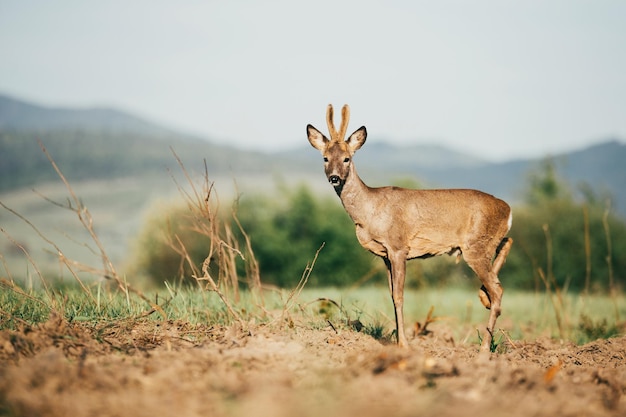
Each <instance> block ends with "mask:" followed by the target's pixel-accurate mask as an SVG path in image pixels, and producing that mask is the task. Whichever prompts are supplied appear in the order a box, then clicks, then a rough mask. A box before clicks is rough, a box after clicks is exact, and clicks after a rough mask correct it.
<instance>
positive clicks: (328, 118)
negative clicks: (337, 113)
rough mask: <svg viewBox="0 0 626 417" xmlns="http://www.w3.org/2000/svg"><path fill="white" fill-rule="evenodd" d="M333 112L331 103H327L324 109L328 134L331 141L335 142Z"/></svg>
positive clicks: (335, 133)
mask: <svg viewBox="0 0 626 417" xmlns="http://www.w3.org/2000/svg"><path fill="white" fill-rule="evenodd" d="M333 118H334V112H333V105H332V104H329V105H328V107H327V109H326V123H327V124H328V133H329V134H330V140H331V142H337V141H339V139H338V138H337V130H335V122H333Z"/></svg>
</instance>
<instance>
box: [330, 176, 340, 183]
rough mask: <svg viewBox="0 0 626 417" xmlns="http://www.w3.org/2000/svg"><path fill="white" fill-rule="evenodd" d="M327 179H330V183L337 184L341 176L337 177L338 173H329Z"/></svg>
mask: <svg viewBox="0 0 626 417" xmlns="http://www.w3.org/2000/svg"><path fill="white" fill-rule="evenodd" d="M328 181H330V183H331V184H332V185H337V184H340V183H341V178H339V175H331V176H330V177H328Z"/></svg>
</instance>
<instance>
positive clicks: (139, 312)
mask: <svg viewBox="0 0 626 417" xmlns="http://www.w3.org/2000/svg"><path fill="white" fill-rule="evenodd" d="M141 295H142V296H143V298H142V297H141V296H138V295H137V293H133V292H124V291H121V290H116V289H113V290H111V289H108V288H107V287H106V286H105V285H97V284H93V285H91V286H90V287H89V288H88V290H85V289H81V288H79V287H78V286H76V287H74V286H65V287H62V288H49V289H48V290H47V291H45V290H44V289H36V290H25V289H23V288H21V287H19V286H18V285H16V284H14V283H12V282H9V281H7V280H3V281H2V282H1V291H0V314H1V316H2V318H1V320H0V328H14V327H16V326H19V325H20V324H25V323H28V324H35V323H38V322H43V321H45V320H47V318H48V316H49V315H50V313H51V311H53V310H54V311H56V312H58V313H60V314H62V315H63V316H65V317H66V318H67V319H68V320H71V321H83V322H91V323H94V324H102V323H106V322H114V321H118V320H139V319H149V320H157V321H158V320H181V321H185V322H189V323H191V324H199V323H202V324H207V325H228V324H231V323H232V322H234V321H236V320H241V321H242V322H244V323H245V322H250V321H253V322H254V323H257V324H259V323H265V324H267V325H272V324H281V325H284V324H285V323H286V322H289V323H292V324H293V323H295V325H298V326H310V327H319V326H330V325H332V326H334V327H337V328H349V326H347V323H348V321H352V322H354V321H356V320H358V321H359V322H360V323H362V324H363V331H366V332H368V333H370V334H372V335H373V336H375V337H378V338H381V339H387V340H393V335H392V332H393V329H394V326H395V322H394V315H393V309H392V304H391V299H390V296H389V293H388V290H387V288H386V287H384V286H368V287H361V288H356V289H340V288H305V289H303V290H302V291H301V292H298V291H289V290H278V289H275V290H266V291H265V292H264V293H263V295H259V294H253V293H251V292H248V291H242V292H241V293H240V296H239V300H238V301H237V300H235V297H234V296H233V295H232V294H229V293H228V291H225V292H224V295H225V297H226V298H227V301H228V303H229V304H230V305H231V306H232V308H233V310H234V311H235V313H236V314H237V315H238V317H235V316H233V314H231V312H229V310H228V309H227V308H226V305H225V304H224V302H223V301H222V300H221V299H220V298H219V297H218V295H217V294H216V293H215V292H211V291H205V290H201V289H198V288H184V289H178V290H174V289H171V288H170V289H169V290H159V291H155V292H146V293H143V294H141ZM625 301H626V300H625V299H624V295H623V294H614V295H613V296H608V295H580V294H565V295H561V296H560V297H557V296H556V295H554V294H552V295H550V294H547V293H545V292H539V293H527V292H520V291H510V292H507V293H505V298H504V302H503V314H502V316H501V317H500V319H499V321H498V324H497V328H498V329H499V331H498V333H499V336H498V335H497V336H496V339H497V340H505V339H506V340H510V341H513V342H514V343H515V341H529V340H534V339H537V338H541V337H550V338H555V339H562V340H569V341H573V342H575V343H579V344H580V343H585V342H587V341H589V340H593V339H597V338H606V337H611V336H615V335H617V334H620V333H623V330H624V321H623V320H624V319H623V318H624V317H626V302H625ZM431 307H432V308H433V314H432V317H433V318H434V321H433V322H432V323H430V324H429V327H428V330H430V331H432V332H433V333H434V334H435V335H436V336H437V335H444V334H445V335H450V336H452V337H453V338H454V340H455V341H456V343H478V335H477V329H479V328H482V326H483V325H484V322H485V321H486V319H487V311H486V310H485V309H484V308H483V307H482V305H481V304H480V302H479V301H478V297H477V294H476V291H472V290H468V289H463V288H458V287H451V288H440V289H434V288H432V289H427V290H420V291H417V290H407V291H406V294H405V314H406V323H407V327H409V326H411V327H412V326H413V325H414V324H415V323H416V322H420V323H424V321H425V320H426V317H427V315H428V312H429V310H430V309H431ZM409 332H410V333H412V331H411V330H410V331H409Z"/></svg>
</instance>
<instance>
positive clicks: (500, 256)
mask: <svg viewBox="0 0 626 417" xmlns="http://www.w3.org/2000/svg"><path fill="white" fill-rule="evenodd" d="M511 245H513V239H511V238H510V237H505V238H503V239H502V241H501V242H500V245H499V246H498V249H496V258H495V259H494V260H493V264H492V265H491V270H492V271H493V273H494V274H496V275H498V273H499V272H500V268H502V265H504V262H505V260H506V257H507V256H508V254H509V251H510V250H511ZM478 298H480V301H481V303H482V304H483V305H484V306H485V308H486V309H488V310H489V309H490V308H491V296H490V295H489V291H487V288H486V287H485V286H484V285H483V286H482V287H480V290H478Z"/></svg>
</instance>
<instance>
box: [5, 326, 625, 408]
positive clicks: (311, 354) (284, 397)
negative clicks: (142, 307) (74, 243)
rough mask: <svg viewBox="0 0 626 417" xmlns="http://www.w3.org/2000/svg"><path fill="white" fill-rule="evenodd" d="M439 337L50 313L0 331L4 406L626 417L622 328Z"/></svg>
mask: <svg viewBox="0 0 626 417" xmlns="http://www.w3.org/2000/svg"><path fill="white" fill-rule="evenodd" d="M335 327H336V326H335ZM446 333H447V332H446V331H445V329H443V328H441V327H436V326H434V327H433V333H431V334H430V335H428V336H420V337H417V338H413V340H411V342H410V343H411V346H410V348H409V349H404V350H403V349H399V348H397V347H395V346H393V345H385V344H382V343H381V342H379V341H377V340H375V339H373V338H372V337H370V336H368V335H365V334H363V333H359V332H356V331H354V330H351V329H349V328H347V327H346V328H338V327H336V328H333V327H331V326H330V325H329V326H328V327H326V328H313V327H311V326H310V325H309V326H307V325H304V324H298V323H294V324H293V325H292V326H289V325H281V326H276V325H274V326H269V325H258V324H257V325H254V324H250V325H247V326H246V328H245V329H242V328H241V326H238V325H233V326H230V327H207V326H199V325H198V326H192V325H190V324H188V323H183V322H165V323H157V322H155V321H150V320H132V321H131V320H129V321H123V322H116V323H108V324H99V325H93V324H84V323H82V324H81V323H68V322H67V321H66V320H64V319H62V318H61V317H57V316H52V317H51V318H50V319H49V321H48V322H46V323H44V324H41V325H38V326H28V325H26V324H24V326H22V328H21V329H19V330H17V331H9V330H4V331H2V332H0V415H9V416H126V415H132V416H158V415H179V416H200V415H202V416H258V417H261V416H278V417H280V416H322V415H324V416H329V415H332V416H360V417H367V416H414V415H420V416H439V417H441V416H459V415H484V416H486V415H488V416H500V415H506V416H548V415H549V416H554V415H559V416H590V415H594V416H624V415H626V395H625V394H626V361H625V360H626V337H619V338H613V339H609V340H598V341H595V342H592V343H589V344H586V345H584V346H576V345H573V344H569V343H559V342H557V341H553V340H536V341H532V342H519V341H514V342H513V344H509V345H508V346H506V352H505V353H494V354H482V355H481V354H479V353H478V350H477V346H476V345H475V344H466V345H462V344H459V343H455V341H453V340H452V339H451V338H450V337H447V336H445V335H446Z"/></svg>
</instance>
